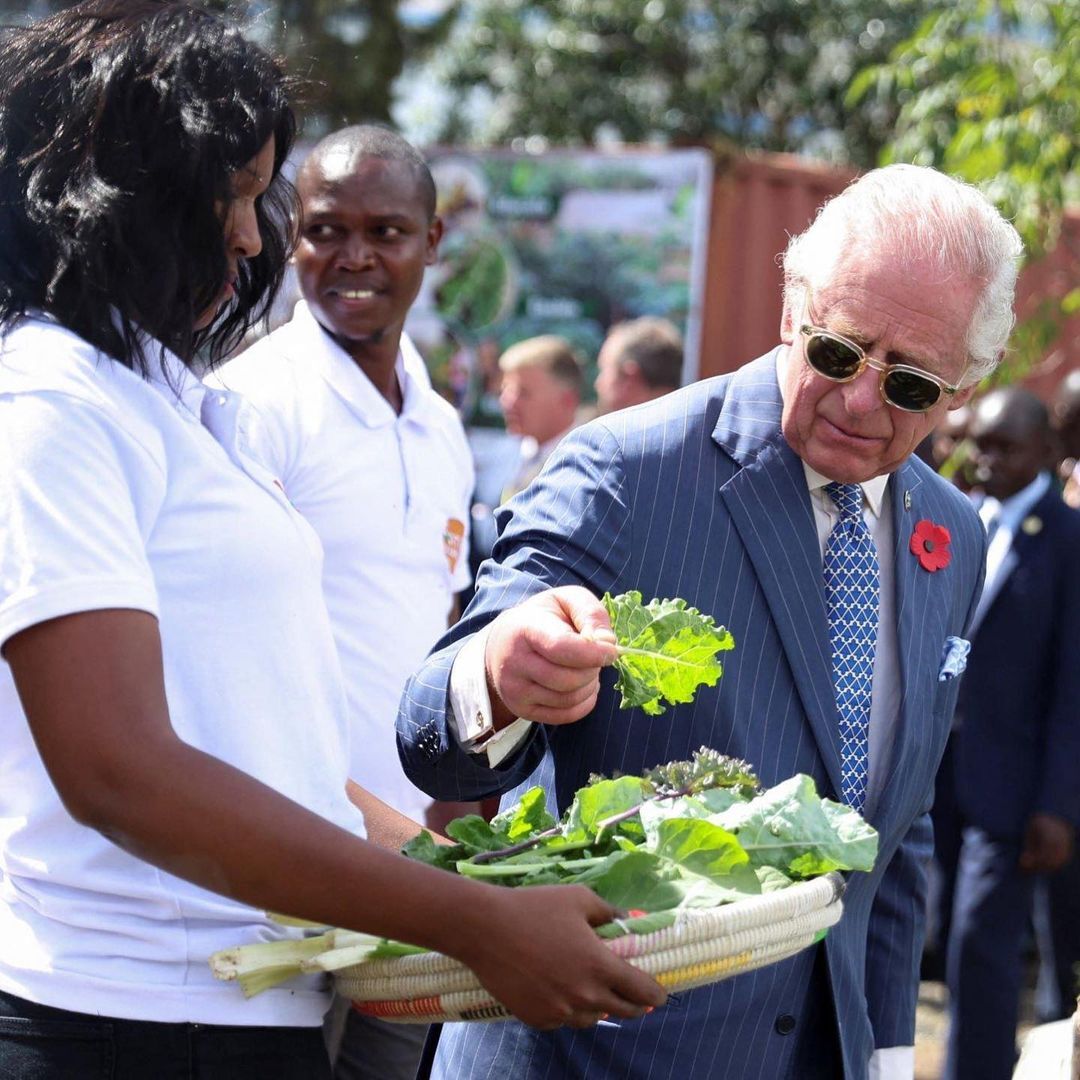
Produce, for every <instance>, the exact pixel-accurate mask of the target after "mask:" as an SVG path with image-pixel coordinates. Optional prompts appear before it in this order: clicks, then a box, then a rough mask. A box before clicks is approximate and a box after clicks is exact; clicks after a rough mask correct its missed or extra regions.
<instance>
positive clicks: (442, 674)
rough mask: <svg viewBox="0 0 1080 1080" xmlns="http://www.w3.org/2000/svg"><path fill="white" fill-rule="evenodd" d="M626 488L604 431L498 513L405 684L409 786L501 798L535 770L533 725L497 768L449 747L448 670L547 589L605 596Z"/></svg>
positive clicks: (624, 550)
mask: <svg viewBox="0 0 1080 1080" xmlns="http://www.w3.org/2000/svg"><path fill="white" fill-rule="evenodd" d="M625 490H626V484H625V481H624V470H623V464H622V456H621V453H620V450H619V446H618V443H617V442H616V440H615V439H614V437H613V436H612V435H611V434H610V432H609V431H608V429H607V428H606V426H605V425H604V424H603V423H602V422H594V423H592V424H589V425H587V426H586V427H584V428H580V429H578V430H577V431H574V432H572V433H571V434H570V435H568V436H567V437H566V438H565V439H564V440H563V441H562V443H561V444H560V445H559V447H558V449H557V450H556V451H555V453H554V454H553V455H552V457H551V458H550V459H549V460H548V463H547V465H546V467H545V468H544V470H543V472H542V473H541V474H540V476H539V477H538V478H537V479H536V480H535V481H534V482H533V484H532V485H531V486H530V487H529V488H528V489H527V490H526V491H524V492H522V493H521V494H520V495H518V496H516V497H515V498H514V499H512V500H511V501H510V502H509V503H508V504H507V505H506V506H504V507H500V509H499V510H498V511H497V512H496V519H497V523H498V526H499V540H498V541H497V542H496V545H495V549H494V551H493V558H492V559H491V560H490V561H488V562H486V563H485V564H484V566H483V568H482V569H481V571H480V574H479V575H478V576H477V582H476V595H475V596H474V597H473V600H472V602H471V603H470V604H469V606H468V608H467V609H466V611H465V614H464V617H463V618H462V619H461V621H460V622H459V623H457V625H456V626H454V627H453V628H452V629H451V630H450V632H449V633H448V634H447V635H446V636H445V637H444V638H443V639H442V640H441V641H440V642H439V643H438V644H437V645H436V647H435V650H434V651H433V652H432V654H431V655H430V656H429V657H428V659H427V660H426V661H425V662H424V664H423V666H422V667H421V668H420V669H419V671H417V672H416V674H415V675H413V677H412V678H411V679H410V680H409V681H408V683H407V684H406V687H405V693H404V695H403V697H402V700H401V707H400V709H399V711H398V718H397V739H398V754H399V756H400V758H401V763H402V766H403V768H404V770H405V773H406V775H407V776H408V777H409V779H410V780H411V781H412V782H413V783H414V784H416V785H417V787H419V788H421V790H423V791H425V792H427V793H428V794H429V795H432V796H433V797H435V798H437V799H455V800H464V799H479V798H487V797H489V796H491V795H496V794H500V793H502V792H505V791H508V790H509V789H510V788H512V787H514V786H516V785H517V784H519V783H520V782H521V781H523V780H524V779H526V778H527V777H528V775H529V774H530V773H531V772H532V771H533V769H534V768H535V767H536V766H537V765H538V764H539V762H540V760H541V758H542V757H543V754H544V752H545V750H546V747H547V741H546V740H547V736H546V733H545V731H544V728H543V726H542V725H540V724H537V725H536V726H535V727H534V728H533V731H532V732H531V733H530V735H529V737H528V738H527V739H526V741H525V742H524V743H523V744H522V746H521V747H520V748H519V749H518V750H517V751H516V752H515V753H513V754H512V755H511V756H510V757H508V758H507V759H506V760H505V761H503V762H501V763H500V764H499V765H498V766H497V767H494V768H492V767H490V766H489V765H488V761H487V756H486V755H484V754H471V753H468V752H467V751H465V750H462V749H461V748H460V747H459V746H458V745H457V744H456V742H455V741H454V736H453V734H452V732H451V731H450V729H449V727H448V723H447V712H448V710H449V707H450V706H449V682H450V669H451V667H452V666H453V662H454V658H455V657H456V656H457V653H458V650H459V649H460V648H461V646H462V645H463V644H464V642H465V640H466V639H467V638H469V637H471V636H472V635H473V634H475V633H477V631H479V630H480V629H482V628H483V627H484V626H486V625H487V624H488V623H489V622H491V620H492V619H494V618H495V617H496V616H497V615H498V614H499V613H500V612H502V611H505V610H507V609H508V608H511V607H513V606H515V605H516V604H519V603H521V601H523V600H525V599H526V598H527V597H529V596H532V595H533V594H535V593H537V592H541V591H543V590H544V589H546V588H552V587H555V586H559V585H584V586H585V587H586V588H589V589H591V590H592V591H593V592H595V593H596V594H597V595H602V594H603V593H604V592H605V590H607V589H609V588H610V587H611V586H612V584H613V582H615V580H616V579H617V578H618V576H619V574H620V573H621V571H622V570H623V569H624V568H625V566H626V564H627V563H628V561H629V558H630V550H631V542H630V525H629V514H628V512H627V504H626V497H625Z"/></svg>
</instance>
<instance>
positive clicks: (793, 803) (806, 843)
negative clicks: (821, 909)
mask: <svg viewBox="0 0 1080 1080" xmlns="http://www.w3.org/2000/svg"><path fill="white" fill-rule="evenodd" d="M714 820H715V821H716V823H717V824H719V825H721V826H723V827H724V828H725V829H729V830H730V831H731V832H733V833H735V835H736V836H737V837H738V838H739V843H740V844H741V845H742V846H743V847H744V848H745V849H746V852H747V854H748V855H749V856H750V862H751V865H753V866H755V867H760V866H773V867H776V868H777V869H779V870H781V871H782V872H784V873H785V874H788V875H790V876H792V877H797V878H805V877H813V876H815V875H817V874H825V873H828V872H829V871H830V870H870V869H871V868H872V867H873V865H874V859H875V857H876V856H877V844H878V837H877V832H876V831H875V830H874V828H873V827H872V826H870V825H868V824H867V823H866V822H865V821H863V819H862V818H861V817H859V815H858V813H856V811H854V810H852V809H851V808H850V807H846V806H841V805H840V804H839V803H834V802H831V801H830V800H828V799H821V798H819V796H818V793H817V787H816V786H815V784H814V781H813V778H812V777H809V776H805V775H803V774H799V775H797V776H793V777H791V779H789V780H785V781H784V782H783V783H781V784H777V785H776V787H772V788H769V789H768V790H767V791H764V792H762V794H760V795H758V796H757V797H756V798H754V799H751V800H750V802H747V803H736V804H734V805H733V806H731V807H730V808H729V809H727V810H725V811H724V812H723V813H721V814H718V815H716V817H715V818H714Z"/></svg>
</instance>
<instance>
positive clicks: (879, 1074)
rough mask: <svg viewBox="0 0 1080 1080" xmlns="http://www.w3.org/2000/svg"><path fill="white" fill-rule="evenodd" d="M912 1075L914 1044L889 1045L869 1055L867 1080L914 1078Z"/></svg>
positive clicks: (905, 1079)
mask: <svg viewBox="0 0 1080 1080" xmlns="http://www.w3.org/2000/svg"><path fill="white" fill-rule="evenodd" d="M914 1077H915V1047H914V1046H890V1047H888V1048H886V1049H884V1050H875V1051H874V1052H873V1053H872V1054H871V1055H870V1075H869V1080H914Z"/></svg>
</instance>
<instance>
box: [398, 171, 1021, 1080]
mask: <svg viewBox="0 0 1080 1080" xmlns="http://www.w3.org/2000/svg"><path fill="white" fill-rule="evenodd" d="M1019 252H1020V243H1019V238H1018V237H1017V235H1016V232H1015V230H1014V229H1013V228H1012V227H1011V226H1010V225H1009V224H1008V223H1007V222H1005V221H1004V220H1003V219H1002V218H1001V217H1000V215H999V214H998V213H997V211H995V210H994V209H993V207H992V206H991V205H990V204H989V203H988V202H987V201H986V199H985V198H984V197H983V196H982V195H981V194H979V193H978V192H977V191H975V190H974V189H973V188H970V187H967V186H966V185H962V184H959V183H957V182H956V181H953V180H950V179H949V178H947V177H945V176H943V175H941V174H940V173H937V172H935V171H934V170H931V169H921V168H916V167H914V166H904V165H900V166H891V167H889V168H887V169H879V170H875V171H874V172H871V173H869V174H867V175H866V176H864V177H863V178H861V179H860V180H858V181H857V182H856V183H855V184H853V185H852V186H851V187H849V188H848V189H847V190H846V191H845V192H844V193H843V194H842V195H840V196H838V197H837V198H836V199H835V200H833V202H831V203H829V204H828V205H826V207H825V208H824V209H823V210H822V211H821V213H820V214H819V215H818V217H817V219H816V220H815V222H814V224H813V225H812V226H811V227H810V229H808V230H807V231H806V232H805V233H803V234H802V235H801V236H799V237H796V238H793V240H792V242H791V245H790V246H789V248H788V251H787V253H786V255H785V259H784V269H785V282H786V287H785V297H784V310H783V316H782V320H781V326H780V338H781V344H780V345H779V346H778V347H777V348H776V349H774V350H773V351H772V352H770V353H769V354H767V355H765V356H763V357H761V358H759V359H758V360H756V361H754V362H752V363H750V364H748V365H746V366H745V367H744V368H742V369H741V370H739V371H738V372H735V373H734V374H732V375H727V376H722V377H720V378H717V379H712V380H708V381H705V382H701V383H696V384H694V385H692V386H688V387H685V388H684V389H682V390H677V391H675V392H674V393H671V394H668V395H666V396H664V397H661V398H658V399H657V400H656V401H653V402H648V403H646V404H644V405H640V406H637V407H634V408H631V409H624V410H619V411H617V412H614V413H611V414H610V415H609V416H606V417H602V418H600V419H598V420H596V421H593V422H592V423H590V424H587V425H585V426H584V427H582V428H578V429H577V430H576V431H574V432H572V433H571V434H570V435H568V436H567V438H566V439H565V440H564V441H563V443H562V444H561V445H560V447H559V448H558V449H557V450H556V451H555V453H554V454H553V455H552V457H551V458H550V459H549V461H548V463H547V465H546V466H545V468H544V470H543V471H542V472H541V474H540V476H539V477H538V478H537V479H536V480H535V481H534V482H533V484H532V485H531V486H530V487H529V488H528V489H527V490H526V491H524V492H523V493H522V494H521V495H519V496H517V497H516V498H514V499H512V500H511V501H510V503H509V504H508V505H506V506H504V507H502V508H501V509H500V510H499V511H498V514H497V517H498V520H499V526H500V539H499V541H498V543H497V544H496V547H495V551H494V558H493V559H492V560H490V561H489V562H487V563H486V564H485V566H484V569H483V570H482V571H481V574H480V577H479V580H478V583H477V595H476V597H475V599H474V601H473V603H472V604H471V605H470V607H469V609H468V610H467V611H466V613H465V617H464V619H463V620H462V622H461V623H459V624H458V627H457V628H456V629H455V630H454V631H453V632H452V634H451V635H449V636H448V637H447V638H444V640H443V641H442V642H441V643H440V646H439V647H437V650H436V652H434V653H433V654H432V656H431V657H429V659H428V661H427V663H426V664H425V665H424V667H423V668H422V669H421V670H420V672H418V674H417V675H416V676H415V677H414V678H413V679H412V680H411V682H410V684H409V687H408V688H407V691H406V696H405V698H404V699H403V702H402V709H401V712H400V714H399V717H398V737H399V747H400V750H401V755H402V761H403V764H404V765H405V768H406V771H407V773H408V774H409V776H410V777H411V778H412V779H413V781H414V782H415V783H417V784H418V785H419V786H420V787H422V788H424V789H425V790H427V791H428V792H429V793H432V794H437V795H439V796H440V797H443V798H454V799H461V798H475V797H478V796H480V797H483V796H488V795H491V794H495V793H503V792H510V791H511V789H513V788H514V787H515V785H518V784H521V783H524V782H527V781H528V780H529V779H530V776H531V774H532V773H533V770H534V769H535V768H536V767H537V766H540V771H539V777H538V778H539V782H541V783H542V784H543V785H544V787H545V788H546V790H547V793H548V797H549V802H550V804H551V805H552V807H553V808H557V809H558V810H562V809H564V808H565V806H566V805H567V804H568V802H569V800H570V798H571V797H572V795H573V792H574V790H575V789H576V788H578V787H580V786H581V785H582V784H584V783H586V782H587V779H588V776H589V774H590V773H591V772H602V773H606V774H608V775H611V774H613V773H615V772H624V773H640V772H641V771H642V770H643V769H645V768H649V767H651V766H653V765H656V764H658V763H661V762H664V761H668V760H671V759H674V758H686V757H689V756H690V754H691V753H692V752H693V751H694V750H696V749H697V748H698V747H699V746H701V745H703V744H704V745H708V746H711V747H713V748H715V749H717V750H719V751H721V752H724V753H729V754H733V755H735V756H738V757H742V758H745V759H746V760H748V761H750V762H751V763H752V764H754V765H755V766H756V767H757V769H758V770H759V775H760V776H761V779H762V781H763V783H765V784H767V785H771V784H775V783H778V782H779V781H781V780H784V779H786V778H787V777H789V776H791V775H793V774H794V773H797V772H803V773H807V774H809V775H811V776H813V777H814V779H815V781H816V782H817V784H818V787H819V790H820V791H821V792H822V794H824V795H828V796H829V797H832V798H837V797H843V798H844V799H845V800H847V801H848V802H850V804H851V805H854V806H858V807H859V808H860V809H862V810H863V812H864V813H865V814H866V816H867V817H868V819H869V820H870V822H871V823H872V824H873V825H874V826H875V827H876V828H877V829H878V830H879V833H880V837H881V848H880V855H879V859H878V863H877V866H876V867H875V869H874V870H873V872H872V873H869V874H853V875H852V876H851V878H850V881H849V885H848V890H847V893H846V895H845V900H844V903H845V912H844V917H843V919H842V920H841V922H840V923H839V925H838V926H836V927H834V928H833V929H832V930H831V931H830V932H829V935H828V937H827V938H826V940H825V942H824V943H823V944H822V945H818V946H816V947H814V948H812V949H808V950H806V951H804V952H803V953H800V954H799V955H797V956H795V957H793V958H791V959H790V960H787V961H783V962H781V963H778V964H773V965H771V966H769V967H766V968H763V969H761V970H759V971H756V972H752V973H748V974H745V975H740V976H738V977H736V978H733V979H730V980H727V981H725V982H721V983H717V984H714V985H711V986H705V987H702V988H700V989H698V990H693V991H690V992H688V993H686V994H682V995H680V996H679V1000H678V1001H677V1002H672V1003H669V1005H668V1006H667V1007H665V1008H662V1009H658V1010H656V1011H655V1012H654V1013H653V1014H652V1015H650V1016H647V1017H645V1018H644V1019H642V1020H640V1021H636V1022H633V1023H615V1022H613V1021H608V1020H606V1019H604V1018H602V1017H600V1016H598V1015H597V1016H595V1017H594V1018H593V1019H594V1020H595V1021H596V1026H595V1027H592V1028H590V1029H588V1030H580V1031H574V1032H570V1031H566V1032H538V1031H532V1030H530V1029H528V1028H525V1027H523V1026H522V1025H520V1024H515V1023H506V1024H499V1025H490V1026H488V1025H455V1026H452V1028H451V1029H450V1030H448V1031H447V1032H444V1037H443V1043H442V1045H441V1046H440V1049H439V1054H438V1058H437V1061H436V1066H435V1075H437V1076H439V1077H443V1078H450V1077H453V1078H454V1080H466V1078H468V1080H473V1078H476V1080H479V1078H480V1077H491V1076H498V1077H513V1078H514V1080H526V1078H528V1080H540V1078H554V1077H570V1076H573V1077H579V1078H588V1080H601V1078H604V1080H606V1078H608V1077H626V1078H631V1077H632V1078H640V1080H646V1078H647V1080H653V1078H672V1077H679V1078H680V1080H839V1078H845V1080H867V1078H868V1077H869V1078H871V1080H911V1077H912V1075H913V1071H914V1054H913V1049H912V1044H913V1039H914V1014H915V997H916V988H917V975H918V953H919V949H920V946H921V940H922V920H923V911H924V908H925V864H926V861H927V859H928V857H929V851H930V825H929V819H928V815H927V811H928V809H929V805H930V801H931V796H932V788H933V777H934V772H935V770H936V768H937V765H938V762H939V760H940V757H941V753H942V750H943V748H944V745H945V740H946V738H947V735H948V729H949V721H950V719H951V716H952V712H953V708H954V706H955V700H956V685H957V680H956V679H955V677H954V676H955V675H956V674H957V673H958V671H959V670H961V667H962V663H961V662H962V657H963V653H964V649H965V646H966V642H963V641H961V640H959V639H960V638H961V637H962V636H963V635H964V634H965V632H966V628H967V625H968V623H969V622H970V619H971V616H972V613H973V612H974V609H975V602H976V599H977V597H978V594H979V589H980V586H981V581H982V567H983V560H984V555H985V534H984V532H983V530H982V527H981V525H980V524H979V522H978V520H977V518H976V516H975V513H974V511H973V509H972V507H971V505H970V502H969V501H968V500H967V499H966V498H965V497H964V496H963V495H961V494H960V493H959V492H957V491H956V490H955V489H954V488H952V487H951V486H950V485H949V484H947V483H946V482H945V481H943V480H941V479H940V478H939V477H937V476H936V475H935V474H934V472H933V471H932V470H931V469H930V468H929V467H928V466H926V465H925V464H924V463H922V462H921V461H918V460H917V459H915V458H912V457H911V454H912V451H913V450H914V448H915V447H916V445H918V443H919V442H920V441H921V440H922V439H923V438H925V436H926V435H927V434H928V433H929V432H930V431H931V430H933V428H934V427H935V426H936V425H937V424H938V423H940V421H941V419H942V418H943V417H944V415H945V414H946V412H947V411H948V410H949V409H952V408H957V407H959V406H960V405H962V404H963V402H964V401H966V400H967V398H968V397H969V396H970V394H971V392H972V389H973V387H974V386H975V385H976V384H977V383H978V381H979V380H980V379H981V378H982V377H983V376H984V375H985V374H987V373H988V372H990V371H992V370H993V368H994V367H995V365H996V363H997V361H998V360H999V359H1000V356H1001V352H1002V350H1003V348H1004V345H1005V341H1006V338H1007V336H1008V333H1009V329H1010V327H1011V324H1012V295H1013V287H1014V284H1015V276H1016V264H1017V258H1018V256H1019ZM856 546H857V547H858V548H859V550H860V551H861V552H862V553H863V554H862V555H859V556H858V557H855V556H854V555H853V554H852V549H853V548H854V547H856ZM838 548H846V549H847V551H848V553H849V554H848V555H845V556H842V557H841V556H836V555H835V553H836V552H837V550H838ZM857 563H858V564H859V565H860V566H861V569H860V570H859V571H858V576H859V577H860V580H861V582H862V584H861V585H860V593H861V594H862V598H861V599H860V600H859V602H858V603H857V604H853V605H852V606H851V607H850V608H848V609H847V613H845V611H844V610H843V608H844V606H843V604H838V603H837V602H836V596H837V588H836V582H837V579H838V578H840V577H842V576H845V575H846V574H848V573H849V572H850V571H851V570H852V569H854V568H855V566H856V564H857ZM849 580H850V578H849ZM629 589H638V590H640V591H641V592H642V593H643V594H644V595H645V596H646V597H652V596H657V597H673V596H681V597H683V598H685V599H686V600H687V601H688V602H689V603H691V604H693V605H694V606H695V607H698V608H699V609H701V610H703V611H706V612H708V613H710V614H713V615H715V616H716V617H717V618H718V619H719V620H720V621H722V622H724V623H725V624H726V625H727V626H728V627H729V629H730V630H731V631H732V633H733V634H734V637H735V641H736V649H737V652H736V654H735V655H734V658H733V659H731V660H729V662H728V663H727V664H726V665H725V666H726V668H727V674H726V675H725V677H724V678H723V679H722V680H721V681H720V683H719V685H718V686H716V687H713V688H703V689H701V690H700V691H699V693H698V695H697V697H696V698H695V700H694V702H693V703H692V704H689V705H681V706H676V707H675V708H673V709H672V710H671V711H670V712H669V713H667V714H665V715H663V716H661V717H648V716H645V715H643V714H641V713H640V712H633V713H628V712H621V711H620V710H619V708H618V700H619V698H618V695H617V694H616V693H615V692H614V688H613V682H614V680H613V679H612V678H611V673H610V672H607V671H604V672H603V674H602V673H601V669H602V668H603V667H604V666H605V665H607V664H609V663H610V662H611V661H612V660H613V658H614V648H613V645H612V634H611V630H610V624H609V623H608V620H607V616H606V613H605V611H604V608H603V606H602V605H601V604H600V603H599V601H598V599H597V594H601V593H603V592H604V591H605V590H607V591H610V592H611V593H613V594H617V593H620V592H625V591H627V590H629ZM868 627H869V628H870V631H871V632H870V633H869V635H868V636H869V639H870V642H869V654H870V656H869V657H867V655H866V653H865V652H863V653H862V657H863V659H862V660H860V661H859V662H858V665H857V666H858V668H859V672H858V676H857V678H850V679H847V678H846V675H852V674H853V670H852V668H851V666H850V663H849V662H850V660H851V659H852V657H853V655H854V654H853V653H852V651H851V650H850V645H851V644H852V638H853V636H854V631H855V630H858V631H859V632H860V633H862V632H863V631H865V630H866V628H868ZM864 644H865V640H864ZM838 675H839V676H840V677H839V678H838ZM871 676H872V679H871ZM871 683H872V688H871ZM855 686H857V687H858V695H857V696H858V702H857V703H856V702H855V701H854V700H853V694H852V692H851V688H852V687H855ZM507 798H508V799H512V798H514V795H513V793H512V792H511V794H509V795H507ZM452 915H453V913H452V912H449V913H448V917H452Z"/></svg>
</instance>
